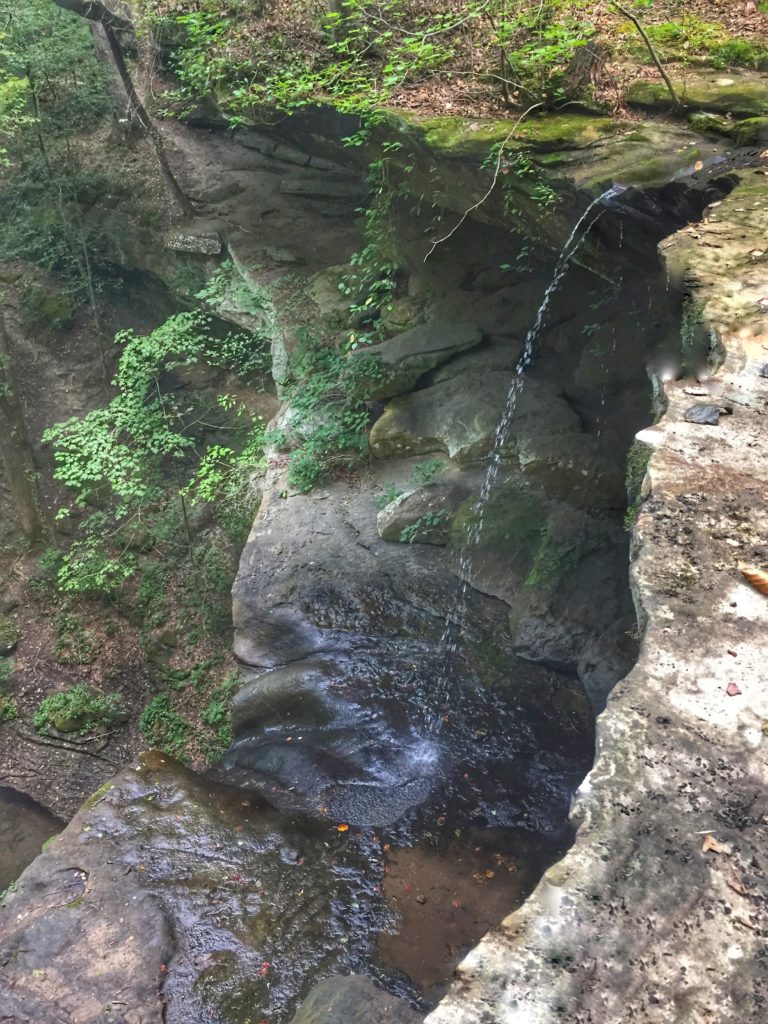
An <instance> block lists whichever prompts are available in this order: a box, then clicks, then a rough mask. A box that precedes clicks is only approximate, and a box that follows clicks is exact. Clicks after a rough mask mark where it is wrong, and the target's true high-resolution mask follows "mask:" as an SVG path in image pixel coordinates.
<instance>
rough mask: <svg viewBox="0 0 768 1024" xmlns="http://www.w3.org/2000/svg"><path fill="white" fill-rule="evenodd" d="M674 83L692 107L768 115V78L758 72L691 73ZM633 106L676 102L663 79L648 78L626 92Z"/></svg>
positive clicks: (666, 106) (654, 106) (663, 105)
mask: <svg viewBox="0 0 768 1024" xmlns="http://www.w3.org/2000/svg"><path fill="white" fill-rule="evenodd" d="M673 85H674V86H675V90H676V92H677V95H678V97H679V98H680V102H681V103H682V104H683V105H684V106H686V107H687V108H688V109H689V110H706V111H711V112H713V113H716V114H733V116H734V117H740V118H751V117H761V116H763V115H766V114H768V78H766V76H764V75H760V74H757V73H754V74H749V73H741V74H737V73H733V74H730V75H725V74H723V75H717V76H712V75H709V76H705V75H697V76H689V77H687V78H686V79H684V80H679V81H677V82H675V81H674V80H673ZM625 99H626V101H627V103H629V104H630V106H635V107H644V108H646V109H649V110H658V109H662V110H668V109H669V108H670V107H671V106H672V101H671V98H670V95H669V92H668V91H667V88H666V86H665V85H664V84H663V83H662V82H651V81H647V80H645V79H641V80H639V81H636V82H633V83H632V84H631V85H630V86H629V88H628V89H627V91H626V94H625Z"/></svg>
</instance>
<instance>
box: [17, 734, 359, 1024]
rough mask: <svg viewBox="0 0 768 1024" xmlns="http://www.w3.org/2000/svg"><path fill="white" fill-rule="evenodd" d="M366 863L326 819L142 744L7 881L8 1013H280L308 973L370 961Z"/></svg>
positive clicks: (128, 1018) (50, 1017)
mask: <svg viewBox="0 0 768 1024" xmlns="http://www.w3.org/2000/svg"><path fill="white" fill-rule="evenodd" d="M363 877H364V875H363V861H362V859H361V858H360V857H359V855H358V854H357V853H356V850H355V847H354V845H353V844H351V843H350V842H348V841H347V840H346V839H345V838H344V837H343V836H342V835H341V834H340V833H338V832H337V831H336V829H335V827H334V826H333V825H332V824H331V823H327V824H325V825H324V826H312V825H309V824H301V823H300V822H297V821H296V820H294V821H292V822H290V823H289V822H288V821H286V820H283V819H281V818H278V816H277V815H276V813H275V812H274V811H273V810H271V809H270V808H269V807H267V806H266V805H264V804H263V802H261V801H259V800H258V799H257V798H254V797H251V796H249V795H248V794H245V793H243V792H242V791H241V790H233V789H231V788H228V787H222V786H218V785H215V784H214V783H212V782H210V781H206V780H204V779H202V778H201V777H199V776H196V775H194V774H193V773H192V772H189V771H187V770H186V769H184V768H182V767H181V765H179V764H177V763H176V762H174V761H173V760H172V759H171V758H169V757H167V756H166V755H163V754H159V753H157V752H154V753H150V754H145V755H142V757H141V759H140V763H139V765H138V766H137V767H135V768H131V769H127V770H125V771H123V772H122V773H121V774H120V775H118V776H117V777H116V778H115V779H113V781H112V782H111V783H109V784H107V785H106V786H104V787H102V789H101V790H99V791H98V792H97V793H96V794H95V795H94V796H93V797H92V798H91V799H90V800H88V801H87V802H86V804H85V805H84V806H83V808H82V809H81V811H80V812H79V813H78V814H77V815H76V816H75V818H74V819H73V820H72V821H71V822H70V824H69V825H68V827H67V828H66V829H65V831H64V832H63V833H62V834H61V835H60V836H59V837H58V838H57V839H55V840H54V841H53V842H52V843H51V844H49V845H48V846H47V848H46V850H45V851H44V853H43V854H42V855H41V856H40V857H38V859H37V860H36V861H35V862H34V863H33V864H32V865H30V867H29V868H27V870H26V871H25V872H24V873H23V874H22V876H21V878H20V879H19V881H18V883H17V885H16V887H15V891H14V892H12V893H10V894H9V895H7V896H6V897H5V901H4V905H3V906H2V908H0V965H2V966H0V989H2V993H3V996H2V1012H3V1017H4V1018H5V1019H8V1020H11V1021H14V1022H15V1024H51V1022H52V1021H55V1020H63V1019H66V1020H67V1021H70V1022H71V1024H103V1022H105V1021H115V1022H117V1021H121V1022H124V1024H161V1022H165V1024H190V1022H191V1021H203V1020H206V1021H207V1020H215V1021H219V1022H227V1024H246V1022H247V1021H249V1020H261V1019H263V1018H272V1017H273V1016H275V1017H277V1018H282V1019H285V1016H286V1014H290V1013H291V1012H292V1011H293V1010H294V1009H295V1007H296V1005H297V1003H298V1002H299V1000H300V999H301V998H302V997H303V996H304V994H305V993H306V992H307V991H308V989H309V988H310V986H311V984H312V982H313V980H315V979H317V978H321V977H323V976H324V975H327V974H329V973H333V972H341V973H348V972H350V971H354V970H356V969H357V970H359V969H360V968H361V967H362V966H363V959H364V957H365V955H366V953H367V952H368V950H369V947H370V944H371V941H372V940H371V938H370V937H369V929H370V920H369V921H367V922H366V921H365V920H364V919H365V917H366V915H370V914H374V919H375V914H376V912H377V910H376V907H377V906H378V903H379V898H378V897H377V896H376V895H375V894H374V893H373V892H372V890H371V889H370V888H367V889H366V888H365V887H364V886H363V885H361V884H360V881H361V879H362V878H363ZM352 904H354V905H355V906H357V907H358V908H359V913H351V912H350V907H351V906H352Z"/></svg>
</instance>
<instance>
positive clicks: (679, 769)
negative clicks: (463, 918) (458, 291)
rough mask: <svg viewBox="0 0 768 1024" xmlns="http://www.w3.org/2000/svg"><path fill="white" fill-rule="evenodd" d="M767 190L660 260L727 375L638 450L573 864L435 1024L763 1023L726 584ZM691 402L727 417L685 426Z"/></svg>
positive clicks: (512, 919)
mask: <svg viewBox="0 0 768 1024" xmlns="http://www.w3.org/2000/svg"><path fill="white" fill-rule="evenodd" d="M764 174H765V172H764V171H752V172H748V173H746V174H743V175H742V181H741V184H740V185H739V187H738V188H737V189H736V191H735V192H734V193H733V194H732V195H731V196H730V197H729V198H728V199H727V200H725V201H724V202H723V203H722V204H719V205H718V206H717V208H716V209H713V210H711V211H710V213H709V216H708V219H707V220H706V221H705V222H704V223H703V224H702V225H697V226H695V227H694V228H692V229H686V230H684V231H683V232H681V233H680V234H679V235H677V236H675V237H673V238H672V239H670V240H669V241H668V242H667V243H666V245H665V247H664V248H665V250H666V256H667V260H668V263H669V264H670V266H671V267H672V268H674V267H675V266H678V267H680V268H681V269H683V270H684V271H685V272H686V273H687V275H688V277H689V278H691V279H692V280H693V287H694V295H695V296H696V298H697V301H698V306H697V307H696V308H698V309H699V310H701V311H702V312H703V314H704V315H706V317H707V319H708V320H709V322H710V323H711V324H712V325H713V326H714V327H715V328H716V329H717V331H718V333H719V334H720V337H721V340H722V342H723V345H724V348H725V361H724V363H723V366H722V368H721V370H720V371H719V372H718V373H717V374H716V376H715V377H713V378H711V379H710V380H708V381H707V382H706V383H705V385H704V386H705V387H706V389H707V391H708V392H709V395H708V396H701V397H696V396H692V395H691V394H688V393H686V392H685V387H690V386H691V385H693V384H695V383H696V382H695V381H690V380H689V381H686V382H682V381H681V382H677V383H675V384H672V385H668V388H667V390H668V399H669V406H668V409H667V413H666V416H665V418H664V419H663V421H662V422H661V423H660V424H659V425H658V426H657V427H654V428H651V429H649V430H647V431H643V432H642V440H644V441H646V442H650V443H652V444H653V445H654V454H653V456H652V459H651V461H650V466H649V472H648V476H647V477H646V481H645V486H644V490H645V493H646V495H647V498H646V501H645V503H644V504H643V506H642V508H641V510H640V513H639V516H638V519H637V522H636V526H635V532H634V546H633V566H632V573H633V583H634V592H635V597H636V601H637V604H638V606H639V609H640V611H641V619H642V620H643V622H644V623H645V633H644V639H643V642H642V650H641V656H640V660H639V662H638V663H637V666H636V667H635V669H634V670H633V671H632V673H631V674H630V675H629V676H628V677H627V678H626V679H625V680H624V681H623V682H622V683H620V684H619V685H618V686H617V687H616V688H615V690H614V692H613V693H612V695H611V697H610V699H609V703H608V706H607V709H606V710H605V712H604V713H603V714H602V715H601V717H600V719H599V720H598V734H599V740H598V743H599V748H598V749H599V753H598V757H597V761H596V764H595V767H594V769H593V771H592V772H591V774H590V776H589V777H588V779H587V780H586V781H585V782H584V784H583V785H582V787H581V789H580V791H579V797H578V800H577V803H576V806H575V810H574V814H575V817H576V819H577V821H578V822H579V823H580V829H579V833H578V837H577V840H576V843H575V845H574V847H573V848H572V849H571V851H570V852H569V853H568V855H567V856H566V857H565V858H564V860H562V861H561V862H560V863H559V864H557V865H556V866H555V867H553V868H552V869H551V870H550V871H549V872H548V873H547V874H546V875H545V877H544V878H543V879H542V881H541V883H540V885H539V887H538V889H537V890H536V892H535V893H534V895H533V896H532V897H531V898H530V899H529V901H528V902H527V903H526V904H525V905H524V906H523V907H522V908H521V909H520V910H519V911H517V912H516V913H514V914H512V915H511V916H509V917H508V918H507V919H506V920H505V921H504V922H503V924H502V926H501V927H500V928H499V929H498V930H496V931H495V932H493V933H491V934H489V935H488V936H487V937H486V938H485V939H484V940H483V941H482V942H481V943H480V944H479V946H477V947H476V948H475V949H474V950H473V951H472V952H471V953H470V955H469V956H468V957H467V958H466V959H465V960H464V961H463V963H462V964H461V965H460V967H459V969H458V971H457V979H456V982H455V983H454V986H453V988H452V990H451V992H450V993H449V994H448V996H447V997H446V998H445V999H444V1000H443V1002H442V1003H441V1004H440V1005H439V1006H438V1008H437V1009H436V1010H435V1011H434V1012H433V1013H432V1014H431V1015H430V1016H429V1017H428V1018H427V1021H428V1024H459V1022H461V1024H475V1022H477V1024H480V1022H483V1024H492V1022H496V1021H498V1022H503V1024H518V1022H520V1024H553V1022H555V1021H557V1022H572V1024H586V1022H589V1024H625V1022H626V1024H629V1022H632V1024H662V1022H664V1024H667V1022H673V1021H674V1022H675V1024H710V1022H712V1024H715V1022H717V1024H730V1022H734V1024H735V1022H737V1021H738V1022H740V1024H748V1022H758V1021H760V1022H764V1021H765V1020H766V1019H768V984H767V983H768V968H767V967H766V964H767V963H768V961H767V960H766V958H765V951H766V936H767V935H768V920H767V919H766V915H765V900H766V890H765V879H764V877H763V874H762V872H763V869H764V865H765V863H766V859H767V855H768V826H767V824H766V823H767V822H768V787H766V782H767V781H768V758H767V757H766V754H767V753H768V728H767V727H766V720H767V719H768V687H767V686H766V683H765V671H764V669H765V649H766V648H765V638H766V626H767V625H768V599H766V598H765V597H763V596H761V595H760V594H759V593H757V591H755V590H753V589H752V588H751V587H750V586H749V585H748V584H747V583H745V582H744V581H743V579H742V577H741V574H740V572H739V570H738V563H739V562H742V561H743V562H750V563H756V564H758V565H762V566H763V567H765V561H766V552H767V551H768V547H766V544H767V543H768V541H767V538H768V501H767V500H766V497H767V496H766V466H767V465H768V460H767V456H768V419H766V412H767V411H768V380H766V379H764V378H762V377H760V375H759V370H760V368H761V365H762V363H763V362H764V361H766V359H768V350H767V349H766V346H765V344H763V342H765V341H768V318H766V303H767V302H768V300H766V298H765V297H764V296H765V292H764V289H765V273H764V268H765V263H764V262H763V261H764V259H765V256H764V255H763V250H764V246H765V238H766V232H767V231H768V187H766V179H765V177H764ZM696 402H712V403H713V404H715V405H727V406H728V407H729V408H731V409H732V410H733V411H732V414H731V415H726V416H723V417H722V418H721V420H720V424H719V426H716V427H705V426H699V425H695V424H692V423H687V422H685V421H684V418H683V417H684V413H685V411H686V410H687V409H688V408H689V407H690V406H691V405H693V404H695V403H696ZM732 683H735V684H736V687H735V688H734V687H733V686H732V687H731V688H730V692H731V693H732V694H733V695H729V690H728V687H729V684H732ZM737 691H738V692H737ZM707 836H708V837H710V838H709V839H706V837H707ZM707 847H709V849H707Z"/></svg>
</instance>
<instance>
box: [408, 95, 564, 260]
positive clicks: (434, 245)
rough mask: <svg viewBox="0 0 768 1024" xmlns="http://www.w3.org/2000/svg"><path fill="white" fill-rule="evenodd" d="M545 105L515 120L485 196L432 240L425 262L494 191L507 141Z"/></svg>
mask: <svg viewBox="0 0 768 1024" xmlns="http://www.w3.org/2000/svg"><path fill="white" fill-rule="evenodd" d="M543 106H544V104H543V103H534V104H533V106H530V107H528V109H527V110H524V111H523V113H522V114H521V115H520V117H519V118H518V119H517V121H515V123H514V125H513V127H512V129H511V130H510V131H509V132H508V133H507V135H506V136H505V138H504V139H503V140H502V142H501V145H500V146H499V152H498V153H497V154H496V166H495V168H494V170H493V181H492V182H491V184H490V187H489V188H488V191H487V192H486V193H485V195H484V196H482V197H481V198H480V199H478V201H477V202H476V203H474V204H473V205H472V206H470V207H469V209H467V210H465V211H464V213H463V214H462V215H461V219H460V220H459V222H458V223H457V224H454V226H453V227H452V228H451V230H450V231H449V232H448V234H447V235H443V237H442V238H436V239H434V241H433V242H432V245H431V246H430V249H429V252H428V253H427V255H426V256H425V257H424V262H425V263H426V262H427V260H428V259H429V257H430V256H431V255H432V253H433V252H434V251H435V249H436V248H437V247H438V245H442V243H443V242H447V241H448V239H449V238H451V237H452V236H453V235H455V234H456V232H457V231H458V230H459V228H460V227H461V225H462V224H463V223H464V221H465V220H466V219H467V218H468V217H469V215H470V214H471V213H474V211H475V210H477V209H479V208H480V207H481V206H482V205H483V203H484V202H485V201H486V200H487V199H488V198H489V197H490V194H491V192H493V190H494V189H495V188H496V182H497V181H498V180H499V175H500V174H501V161H502V158H503V156H504V149H505V147H506V145H507V143H508V142H509V140H510V139H511V138H512V136H513V135H514V134H515V132H516V131H517V129H518V128H519V127H520V125H521V124H522V123H523V121H524V120H525V118H526V117H528V115H529V114H531V113H533V111H534V110H537V109H538V108H539V107H543Z"/></svg>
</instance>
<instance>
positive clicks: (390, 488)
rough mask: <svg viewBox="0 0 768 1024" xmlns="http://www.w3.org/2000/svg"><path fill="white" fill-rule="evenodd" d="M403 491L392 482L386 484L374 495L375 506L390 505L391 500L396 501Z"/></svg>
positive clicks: (384, 506) (383, 506)
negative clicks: (379, 492)
mask: <svg viewBox="0 0 768 1024" xmlns="http://www.w3.org/2000/svg"><path fill="white" fill-rule="evenodd" d="M402 493H403V492H402V491H401V490H400V488H399V487H396V486H395V485H394V484H393V483H389V484H387V485H386V487H385V488H384V490H383V491H382V492H381V494H377V495H376V507H377V508H386V507H387V505H391V504H392V502H393V501H396V500H397V499H398V498H399V497H400V495H401V494H402Z"/></svg>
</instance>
